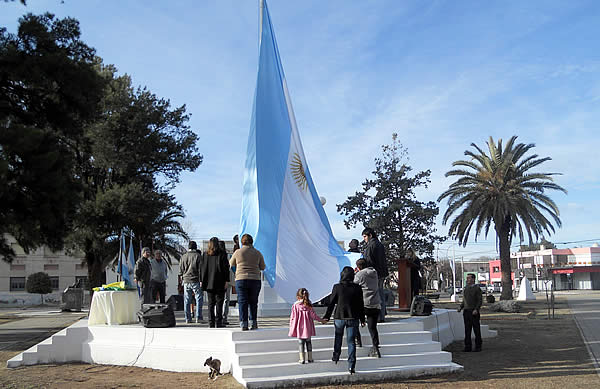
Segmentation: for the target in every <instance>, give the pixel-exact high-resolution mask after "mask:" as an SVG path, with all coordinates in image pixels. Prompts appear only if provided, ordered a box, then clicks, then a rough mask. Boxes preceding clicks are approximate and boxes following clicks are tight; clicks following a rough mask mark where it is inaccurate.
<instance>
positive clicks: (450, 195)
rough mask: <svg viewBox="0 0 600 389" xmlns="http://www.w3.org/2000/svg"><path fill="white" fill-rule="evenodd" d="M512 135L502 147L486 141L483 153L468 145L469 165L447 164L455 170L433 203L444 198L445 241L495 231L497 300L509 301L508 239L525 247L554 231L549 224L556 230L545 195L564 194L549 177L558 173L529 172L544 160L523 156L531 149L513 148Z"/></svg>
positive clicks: (554, 212)
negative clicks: (525, 242) (499, 275)
mask: <svg viewBox="0 0 600 389" xmlns="http://www.w3.org/2000/svg"><path fill="white" fill-rule="evenodd" d="M516 140H517V137H516V136H512V137H511V138H510V139H509V140H508V142H506V144H503V142H502V139H499V140H498V142H497V143H496V142H494V139H493V138H492V137H490V138H489V140H488V142H487V153H486V151H484V150H483V149H481V148H479V147H478V146H477V145H476V144H474V143H471V146H472V147H473V148H474V149H475V152H473V151H470V150H467V151H465V155H466V156H468V157H470V160H459V161H455V162H453V163H452V166H455V167H457V168H456V169H453V170H450V171H449V172H447V173H446V177H457V180H456V181H455V182H454V183H452V184H451V185H450V187H449V188H448V190H446V191H445V192H444V193H442V194H441V195H440V197H439V199H438V201H441V200H443V199H448V209H447V210H446V212H445V213H444V217H443V223H444V224H446V223H447V222H449V221H450V219H451V217H452V215H455V214H456V216H455V217H454V219H452V221H451V222H450V226H449V228H448V236H454V237H455V238H456V239H457V240H458V242H459V244H462V245H463V246H466V244H467V241H468V239H469V235H470V232H471V230H473V231H474V233H475V240H477V236H479V235H480V234H481V233H483V234H484V235H485V236H487V234H488V231H489V229H490V227H491V226H492V224H493V225H494V229H495V231H496V236H497V238H498V243H499V246H500V260H501V261H502V262H501V263H502V297H501V298H502V299H512V282H511V276H510V274H511V265H510V245H511V241H512V239H513V238H514V237H518V238H519V240H520V241H523V240H524V235H525V233H526V234H527V236H528V238H529V242H530V244H531V242H532V241H533V239H534V238H535V239H537V238H538V237H539V236H540V235H541V234H542V233H552V232H554V225H553V223H554V224H556V225H557V226H559V227H560V225H561V221H560V218H559V210H558V207H557V206H556V204H555V203H554V201H553V200H552V199H551V198H550V197H549V196H548V195H547V191H548V190H558V191H561V192H564V193H566V190H565V189H563V188H562V187H561V186H559V185H558V184H556V183H555V182H554V180H553V176H555V175H557V174H558V173H537V172H533V171H531V170H532V169H534V168H536V167H538V166H539V165H541V164H542V163H544V162H546V161H549V160H550V159H551V158H550V157H545V158H539V156H538V155H537V154H531V155H527V153H528V152H529V150H531V149H532V148H533V147H535V145H534V144H533V143H530V144H523V143H516Z"/></svg>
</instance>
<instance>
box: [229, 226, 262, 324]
mask: <svg viewBox="0 0 600 389" xmlns="http://www.w3.org/2000/svg"><path fill="white" fill-rule="evenodd" d="M241 241H242V248H241V249H239V250H236V251H235V252H234V253H233V256H232V257H231V259H230V260H229V265H230V266H231V268H232V269H235V290H236V292H237V298H238V307H239V308H238V309H239V316H240V327H242V331H247V330H248V329H249V328H248V308H250V321H251V322H252V328H251V329H253V330H255V329H257V328H258V318H257V311H258V295H259V294H260V287H261V281H260V276H261V274H260V272H261V271H262V270H265V259H264V258H263V255H262V254H261V252H260V251H258V250H257V249H255V248H254V247H253V246H252V244H253V243H254V240H253V239H252V236H251V235H250V234H244V235H242V239H241Z"/></svg>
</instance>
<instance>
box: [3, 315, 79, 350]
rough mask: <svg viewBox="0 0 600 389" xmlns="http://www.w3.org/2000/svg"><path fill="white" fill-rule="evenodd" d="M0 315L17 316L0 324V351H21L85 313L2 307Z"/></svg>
mask: <svg viewBox="0 0 600 389" xmlns="http://www.w3.org/2000/svg"><path fill="white" fill-rule="evenodd" d="M0 315H2V316H11V317H13V318H14V317H18V319H16V320H13V321H10V322H8V323H3V324H0V351H22V350H26V349H28V348H29V347H31V346H33V345H35V344H37V343H39V342H41V341H42V340H44V339H46V338H48V337H50V336H52V335H53V334H54V333H56V332H58V331H60V330H62V329H63V328H65V327H67V326H69V325H71V324H72V323H74V322H76V321H77V320H79V319H80V318H82V317H85V316H86V315H87V313H85V312H84V313H81V312H79V313H70V312H60V310H57V309H31V310H8V309H4V310H0ZM21 317H22V318H21Z"/></svg>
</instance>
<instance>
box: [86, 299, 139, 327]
mask: <svg viewBox="0 0 600 389" xmlns="http://www.w3.org/2000/svg"><path fill="white" fill-rule="evenodd" d="M139 309H140V301H139V300H138V294H137V291H135V290H132V291H129V290H123V291H99V292H94V297H92V305H91V306H90V315H89V318H88V326H94V325H102V324H109V325H115V324H132V323H137V322H138V319H137V315H136V313H137V311H138V310H139Z"/></svg>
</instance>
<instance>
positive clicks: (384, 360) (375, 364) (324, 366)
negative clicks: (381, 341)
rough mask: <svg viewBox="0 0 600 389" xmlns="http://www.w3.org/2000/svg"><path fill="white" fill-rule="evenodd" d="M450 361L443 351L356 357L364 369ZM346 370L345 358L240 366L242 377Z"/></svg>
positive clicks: (357, 362) (450, 357)
mask: <svg viewBox="0 0 600 389" xmlns="http://www.w3.org/2000/svg"><path fill="white" fill-rule="evenodd" d="M450 362H452V354H450V353H448V352H445V351H438V352H432V353H412V354H403V355H385V356H382V357H381V358H373V357H362V358H357V361H356V366H357V367H359V368H360V369H364V370H375V369H379V370H381V369H385V368H390V367H395V366H420V365H440V364H446V363H450ZM347 370H348V363H347V361H346V360H342V359H340V361H339V362H338V363H337V364H336V363H334V362H332V361H331V358H329V360H315V362H314V363H308V364H300V363H298V362H295V363H278V364H260V365H250V366H242V367H241V374H242V378H259V377H269V376H271V375H272V374H273V372H277V374H278V375H280V376H286V375H290V376H292V375H300V374H307V373H308V374H314V373H325V372H344V371H347Z"/></svg>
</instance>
